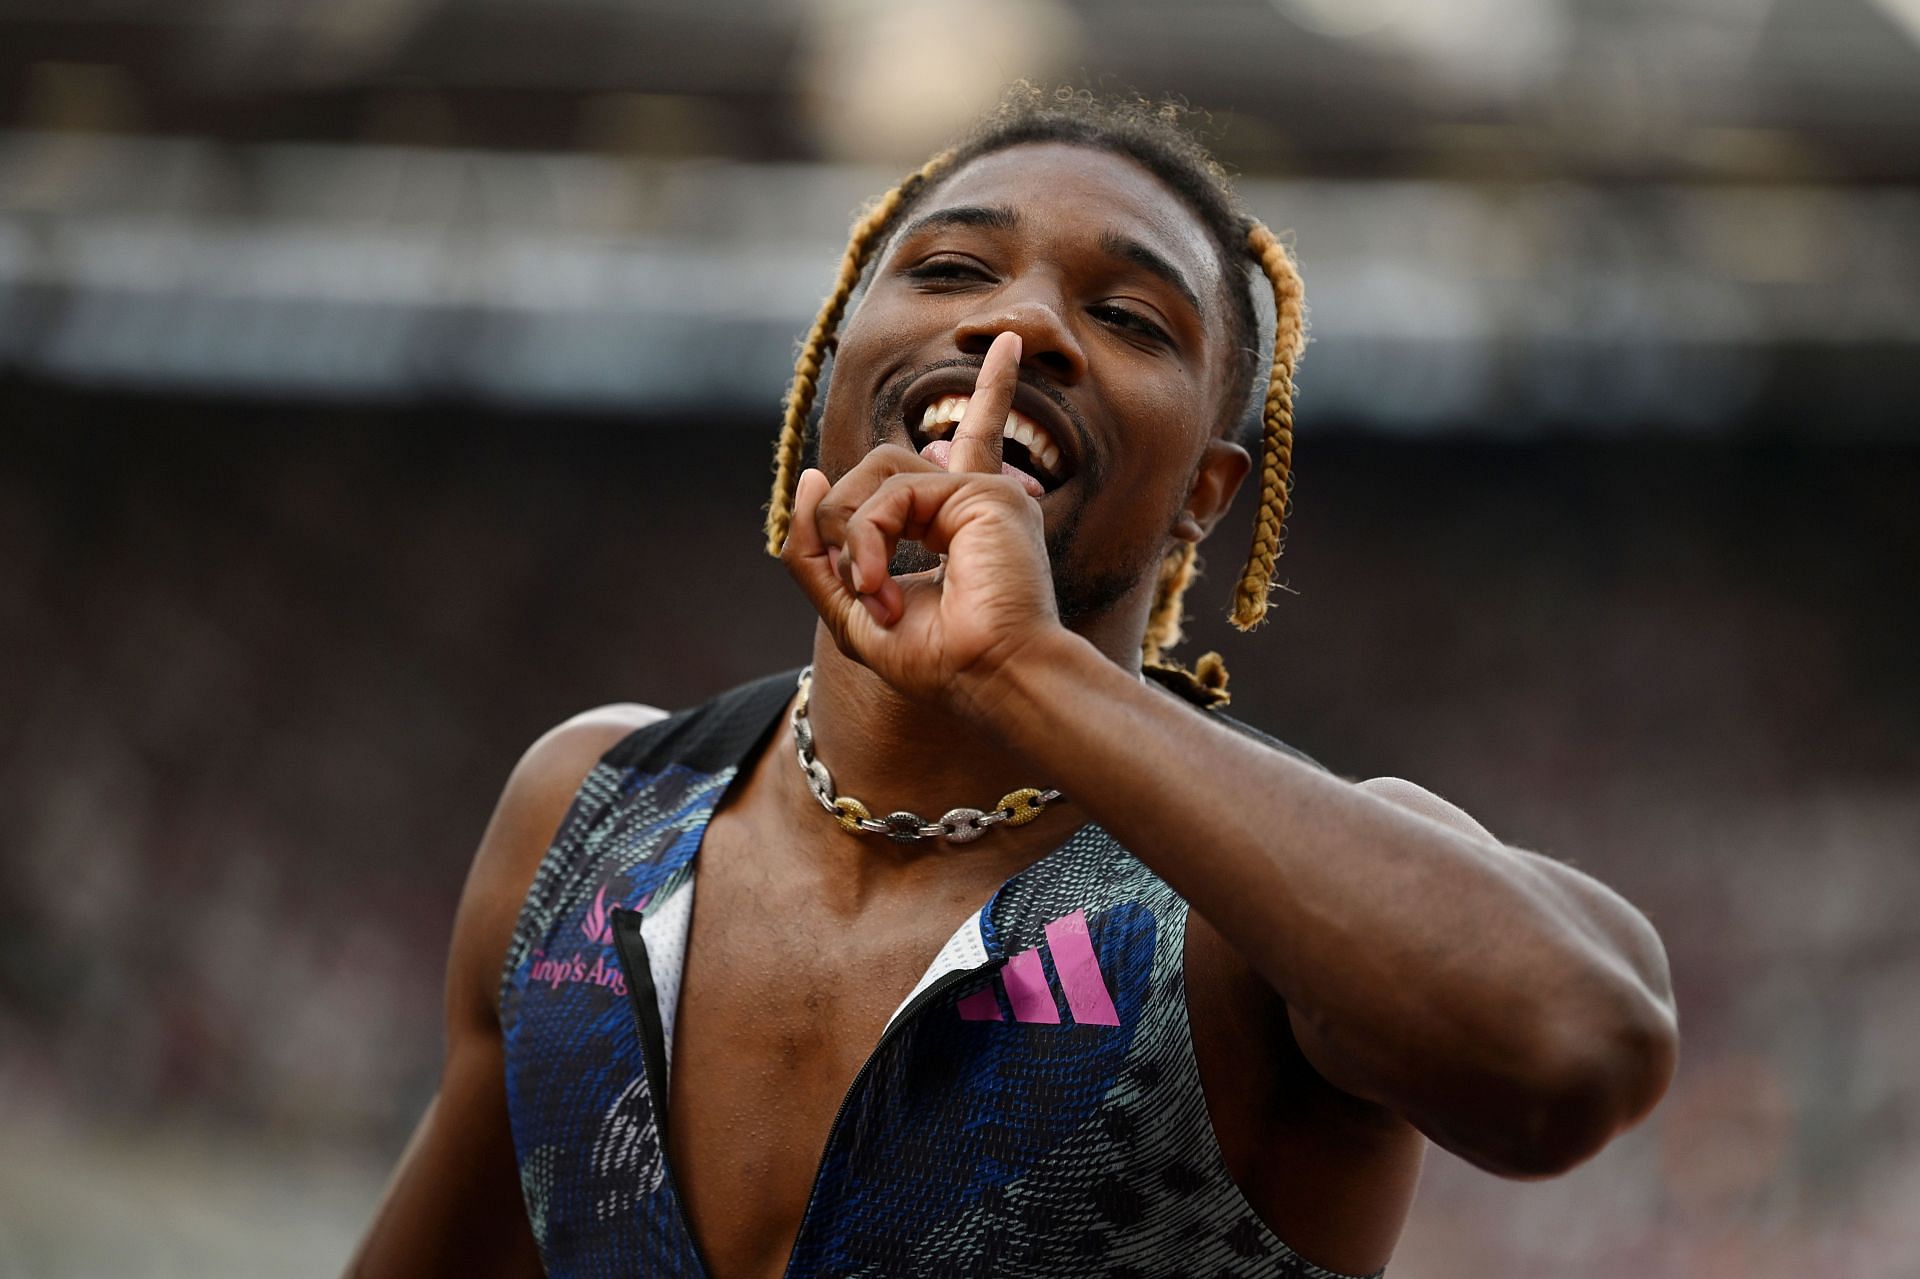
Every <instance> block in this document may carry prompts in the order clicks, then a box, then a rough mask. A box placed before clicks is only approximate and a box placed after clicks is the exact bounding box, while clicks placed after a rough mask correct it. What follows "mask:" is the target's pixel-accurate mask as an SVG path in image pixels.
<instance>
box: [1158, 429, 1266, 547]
mask: <svg viewBox="0 0 1920 1279" xmlns="http://www.w3.org/2000/svg"><path fill="white" fill-rule="evenodd" d="M1252 469H1253V459H1252V458H1251V457H1249V456H1248V455H1247V451H1246V450H1245V449H1243V448H1241V447H1240V446H1239V445H1238V444H1235V443H1234V442H1233V441H1232V440H1222V439H1214V440H1209V441H1207V447H1206V449H1205V450H1204V451H1203V452H1202V453H1201V454H1200V465H1199V467H1198V468H1196V469H1195V471H1194V473H1193V487H1192V489H1191V490H1189V491H1188V493H1187V501H1186V505H1185V506H1183V507H1181V508H1180V514H1179V515H1178V516H1176V517H1175V518H1174V521H1173V538H1174V540H1175V541H1177V542H1195V543H1198V542H1202V541H1205V540H1206V536H1207V534H1209V533H1211V532H1213V526H1214V525H1215V524H1217V523H1219V522H1220V517H1221V516H1222V515H1225V514H1226V513H1227V508H1228V507H1229V506H1232V505H1233V496H1234V494H1236V493H1238V492H1239V491H1240V485H1241V483H1242V482H1243V481H1244V480H1245V479H1246V478H1247V473H1248V472H1249V471H1251V470H1252Z"/></svg>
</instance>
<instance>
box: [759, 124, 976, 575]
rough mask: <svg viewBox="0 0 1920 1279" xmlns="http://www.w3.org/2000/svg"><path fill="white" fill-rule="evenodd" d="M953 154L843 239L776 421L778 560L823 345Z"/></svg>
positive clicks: (773, 543)
mask: <svg viewBox="0 0 1920 1279" xmlns="http://www.w3.org/2000/svg"><path fill="white" fill-rule="evenodd" d="M952 159H953V153H952V152H951V151H942V152H941V153H940V154H939V155H936V156H934V157H933V159H931V160H929V161H927V162H926V163H925V164H924V165H922V166H920V170H919V171H918V172H917V173H912V174H909V175H908V176H907V178H906V180H905V181H904V182H902V183H901V184H900V185H899V186H897V187H895V188H893V189H892V190H891V191H889V192H887V193H886V194H885V195H883V196H881V197H880V198H879V199H878V200H875V201H874V202H873V203H872V204H871V205H870V206H868V208H867V210H866V212H864V213H862V214H861V215H860V217H859V218H858V219H857V220H855V222H854V224H853V233H852V234H851V235H849V236H848V237H847V249H846V252H845V253H842V254H841V255H840V273H839V274H838V275H836V276H835V277H834V280H833V291H832V292H831V293H829V294H827V299H826V301H824V302H822V303H821V304H820V314H819V315H817V316H815V317H814V320H813V327H812V328H810V329H808V330H807V336H806V337H805V338H804V339H803V340H802V341H801V343H800V354H799V355H798V356H797V357H796V358H795V360H794V362H793V381H792V382H790V383H789V384H788V385H787V397H786V416H785V417H784V418H782V419H781V422H780V438H779V441H778V442H777V443H776V444H775V445H774V449H773V500H772V501H770V502H768V503H767V554H769V555H773V556H778V555H779V554H780V552H781V550H782V549H784V548H785V546H786V544H787V533H788V531H789V530H790V529H791V528H792V527H793V495H794V493H795V491H796V490H797V489H798V488H799V487H800V459H801V458H802V457H803V456H804V455H805V453H806V448H807V418H808V416H809V415H810V414H812V412H813V399H814V396H815V395H816V394H818V393H819V390H820V366H821V365H822V364H824V363H825V362H826V354H827V344H828V343H829V342H831V341H832V340H833V335H834V331H835V330H837V329H838V328H839V327H840V317H841V316H843V315H844V314H846V310H847V299H848V298H850V297H852V296H853V291H854V289H855V288H856V287H858V286H859V283H860V277H861V275H862V274H863V273H864V272H865V271H866V269H867V259H868V258H870V257H872V256H873V249H874V246H875V245H876V244H878V243H879V242H880V241H881V239H882V238H883V237H885V235H886V233H887V231H888V230H889V229H891V227H892V226H893V221H894V219H895V218H896V217H898V216H899V214H900V210H901V209H903V208H905V207H906V206H907V204H908V203H909V202H910V201H912V200H913V199H914V198H915V197H916V196H918V195H919V194H920V192H921V191H922V190H923V189H924V188H925V186H926V184H927V183H928V182H930V181H932V180H933V179H934V178H936V177H938V176H939V175H940V174H941V173H942V172H944V171H945V169H946V167H947V165H948V164H950V163H951V162H952Z"/></svg>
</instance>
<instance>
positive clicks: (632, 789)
mask: <svg viewBox="0 0 1920 1279" xmlns="http://www.w3.org/2000/svg"><path fill="white" fill-rule="evenodd" d="M793 687H794V677H793V676H792V675H782V676H776V677H773V678H770V679H767V680H762V681H760V682H758V683H755V684H750V685H747V686H745V687H743V688H740V689H736V690H734V691H733V692H731V693H728V694H725V695H723V696H721V697H719V698H717V699H715V700H714V701H712V702H709V703H707V704H705V705H704V706H701V707H698V708H695V709H694V710H691V711H687V712H683V713H681V714H679V715H676V716H674V717H672V718H670V719H667V720H663V721H661V722H660V723H657V724H653V725H650V726H648V727H646V728H643V729H640V730H638V731H637V732H635V733H633V734H631V735H630V736H628V737H627V738H626V739H625V740H623V741H621V742H620V743H619V744H618V745H616V746H615V747H614V748H613V749H612V750H610V751H609V752H608V753H607V754H606V755H605V756H604V757H603V758H602V759H601V761H600V762H599V764H598V765H596V766H595V768H594V769H593V771H592V772H591V773H590V774H589V775H588V776H587V778H586V780H585V782H584V783H583V784H582V785H581V787H580V791H579V794H578V795H577V796H576V797H575V799H574V803H573V806H572V808H571V810H570V811H569V813H568V815H567V818H566V820H565V822H564V823H563V824H562V826H561V828H560V831H559V833H558V835H557V836H556V837H555V839H554V843H553V845H552V847H551V848H550V849H549V851H548V852H547V855H546V857H545V858H544V859H543V860H542V862H541V864H540V868H539V871H538V873H537V874H536V875H535V877H534V881H533V885H532V888H531V889H530V890H529V892H528V895H527V900H526V904H525V906H524V907H523V908H522V910H521V914H520V918H519V922H518V924H517V926H516V928H515V930H514V936H513V943H512V947H511V949H510V951H509V953H508V956H507V964H506V968H505V971H504V974H503V977H502V982H501V989H500V1014H501V1026H502V1029H503V1032H504V1035H505V1049H506V1085H507V1101H508V1108H509V1113H510V1116H511V1120H512V1125H513V1138H514V1145H515V1148H516V1150H517V1152H518V1156H519V1163H520V1179H521V1184H522V1186H523V1187H524V1190H525V1193H526V1204H527V1213H528V1217H529V1219H530V1220H531V1222H532V1226H533V1233H534V1237H535V1239H536V1240H537V1241H538V1242H539V1246H540V1254H541V1257H542V1259H543V1261H544V1262H545V1264H546V1267H547V1270H548V1273H549V1274H551V1275H553V1276H555V1277H556V1279H576V1277H578V1279H601V1277H605V1279H612V1277H614V1276H640V1275H658V1276H671V1277H673V1279H683V1277H685V1279H693V1277H695V1276H700V1275H702V1274H703V1273H704V1272H703V1270H702V1267H701V1262H700V1257H699V1255H698V1250H697V1248H696V1247H695V1245H694V1241H693V1238H692V1235H691V1233H690V1231H689V1230H688V1228H687V1224H686V1221H685V1218H684V1217H683V1215H682V1213H681V1208H680V1202H679V1199H678V1197H677V1195H676V1194H675V1191H674V1184H673V1178H672V1176H671V1172H670V1170H669V1168H668V1167H667V1164H666V1160H665V1156H664V1145H663V1143H662V1141H661V1140H660V1124H661V1113H662V1111H661V1108H662V1107H663V1105H664V1099H665V1098H666V1096H667V1090H666V1075H667V1068H668V1063H669V1062H670V1061H671V1060H672V1040H673V1024H674V1014H675V1010H676V1007H677V1004H678V999H679V990H680V971H681V966H682V961H683V959H684V955H685V948H686V941H687V932H688V924H689V922H690V920H691V918H692V908H693V894H694V891H695V886H696V884H695V880H696V877H695V873H694V872H695V868H696V865H697V857H698V853H699V848H700V839H701V835H702V834H703V833H704V831H705V830H706V825H707V820H708V818H709V817H710V816H711V814H712V813H713V811H714V810H715V808H716V807H717V806H718V803H719V801H720V799H721V797H722V795H723V793H724V792H725V790H726V788H727V786H728V785H729V783H731V782H732V780H733V779H734V777H735V776H736V775H737V774H738V773H739V771H740V769H741V767H742V765H743V763H745V762H746V761H747V760H749V759H751V758H752V757H753V755H754V754H755V752H756V751H757V750H758V749H760V747H761V745H762V744H763V743H764V742H765V741H766V740H767V739H768V738H770V737H771V735H772V733H773V731H774V730H775V728H776V727H777V724H778V721H779V719H780V713H781V711H782V709H783V708H784V706H785V705H786V702H787V699H788V697H789V696H790V695H791V693H792V691H793ZM1186 921H1187V906H1186V903H1185V902H1184V901H1183V900H1182V899H1181V898H1180V897H1179V896H1178V895H1177V894H1175V893H1174V891H1173V890H1172V889H1171V888H1169V887H1167V885H1166V884H1164V883H1163V882H1161V880H1160V879H1159V877H1157V876H1156V875H1154V874H1153V872H1152V871H1150V870H1148V869H1147V868H1146V867H1145V866H1143V865H1142V864H1141V863H1140V862H1139V861H1137V860H1135V859H1134V858H1133V857H1132V856H1131V855H1130V854H1128V852H1127V851H1126V850H1125V849H1124V848H1122V847H1121V846H1120V845H1119V844H1118V843H1117V842H1116V841H1115V840H1114V839H1113V838H1112V837H1111V836H1109V835H1107V834H1106V833H1105V832H1104V831H1102V830H1100V829H1099V828H1098V827H1096V826H1091V825H1089V826H1084V827H1082V828H1081V829H1080V830H1079V831H1078V832H1076V833H1075V834H1074V835H1073V836H1072V838H1070V839H1069V840H1068V841H1067V842H1066V843H1065V844H1063V845H1062V846H1060V847H1059V848H1057V849H1055V850H1054V851H1053V852H1051V853H1048V854H1047V855H1046V856H1044V857H1042V858H1040V859H1039V860H1038V861H1036V862H1034V863H1033V864H1032V865H1030V866H1029V867H1027V868H1026V869H1025V870H1022V871H1021V872H1019V873H1018V874H1016V875H1014V876H1013V877H1012V878H1011V879H1008V880H1007V881H1006V882H1005V883H1004V884H1003V885H1002V886H1001V887H1000V889H999V891H997V892H996V893H995V894H994V895H993V897H992V899H991V900H989V901H988V902H987V904H986V905H985V906H984V907H983V908H982V909H981V910H980V912H979V913H978V914H977V915H975V916H973V917H971V918H969V919H966V920H964V921H961V922H960V924H959V927H958V928H957V929H956V930H955V931H954V933H953V936H952V937H951V938H950V939H949V940H948V942H947V943H946V945H945V946H944V947H942V948H941V950H940V952H939V954H938V955H936V956H935V957H934V958H933V961H932V962H931V963H930V964H929V965H928V967H927V969H926V972H925V975H924V976H923V977H922V978H921V979H920V982H919V984H918V985H917V986H916V987H915V989H914V991H913V992H912V994H910V995H909V996H908V997H907V999H906V1000H905V1002H903V1003H902V1005H901V1007H900V1008H899V1010H898V1011H896V1012H895V1014H894V1016H893V1018H892V1019H891V1020H890V1021H889V1022H888V1024H887V1028H886V1030H885V1032H884V1033H883V1034H882V1036H881V1038H880V1042H879V1044H878V1046H877V1047H876V1048H875V1050H874V1052H873V1055H872V1056H871V1057H870V1058H869V1060H868V1061H867V1063H866V1065H865V1066H864V1067H863V1068H862V1069H861V1071H860V1073H859V1074H858V1075H857V1076H856V1077H855V1079H854V1082H853V1085H852V1087H851V1089H850V1090H849V1092H848V1095H847V1098H846V1102H845V1105H844V1106H843V1107H842V1109H841V1112H840V1115H839V1117H838V1118H837V1120H836V1121H835V1123H834V1126H833V1128H832V1131H831V1132H830V1133H829V1134H828V1137H827V1143H826V1149H825V1151H824V1153H823V1155H822V1158H821V1163H820V1167H819V1171H818V1173H817V1174H816V1179H815V1183H814V1187H813V1193H812V1196H811V1198H810V1200H809V1202H808V1205H807V1209H806V1213H805V1216H804V1218H803V1220H802V1222H801V1225H800V1232H799V1237H798V1238H797V1240H796V1241H795V1243H794V1250H793V1255H792V1259H791V1260H790V1262H789V1264H788V1266H787V1274H788V1276H789V1277H790V1279H800V1277H805V1279H813V1277H815V1276H819V1277H822V1279H824V1277H825V1276H836V1277H837V1276H856V1275H857V1276H873V1277H886V1279H893V1277H896V1276H922V1275H924V1276H956V1277H958V1276H996V1277H1005V1279H1020V1277H1023V1276H1031V1277H1032V1279H1062V1276H1069V1275H1073V1276H1078V1275H1108V1276H1139V1277H1141V1279H1162V1277H1163V1276H1181V1275H1192V1276H1205V1277H1206V1279H1215V1277H1217V1276H1245V1277H1247V1279H1252V1277H1253V1276H1287V1277H1310V1279H1342V1277H1340V1276H1336V1275H1334V1274H1333V1272H1331V1271H1327V1270H1324V1269H1321V1268H1320V1267H1317V1266H1313V1265H1311V1264H1309V1263H1307V1262H1306V1261H1304V1260H1303V1259H1302V1258H1300V1257H1299V1256H1297V1255H1296V1254H1295V1253H1294V1252H1293V1251H1292V1250H1291V1249H1289V1248H1288V1247H1287V1245H1286V1244H1284V1243H1283V1242H1281V1241H1280V1240H1279V1239H1278V1238H1276V1237H1275V1236H1274V1234H1273V1233H1272V1231H1271V1230H1269V1229H1268V1228H1267V1226H1266V1225H1265V1224H1264V1223H1263V1222H1262V1221H1261V1220H1260V1219H1259V1217H1257V1216H1256V1215H1255V1214H1254V1212H1253V1210H1252V1208H1251V1207H1250V1206H1249V1205H1248V1203H1247V1201H1246V1199H1245V1197H1244V1196H1243V1195H1242V1194H1241V1192H1240V1189H1239V1187H1238V1186H1236V1185H1235V1183H1234V1182H1233V1180H1232V1178H1231V1177H1230V1176H1229V1175H1228V1173H1227V1170H1226V1167H1225V1165H1224V1163H1223V1162H1222V1158H1221V1154H1220V1149H1219V1146H1218V1144H1217V1143H1216V1141H1215V1137H1214V1133H1213V1128H1212V1124H1211V1122H1210V1121H1209V1119H1208V1116H1207V1108H1206V1101H1205V1098H1204V1096H1203V1095H1202V1093H1201V1088H1200V1079H1199V1075H1198V1073H1197V1070H1196V1068H1195V1065H1194V1057H1193V1044H1192V1040H1191V1038H1190V1035H1189V1032H1188V1026H1187V1008H1186V997H1185V987H1184V984H1183V978H1182V966H1181V959H1182V951H1183V941H1184V938H1185V933H1186Z"/></svg>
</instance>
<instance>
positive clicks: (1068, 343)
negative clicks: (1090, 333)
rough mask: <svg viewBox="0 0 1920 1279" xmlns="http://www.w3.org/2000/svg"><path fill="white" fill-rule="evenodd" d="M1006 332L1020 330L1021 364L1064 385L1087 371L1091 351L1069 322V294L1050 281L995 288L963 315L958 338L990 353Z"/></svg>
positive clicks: (965, 346)
mask: <svg viewBox="0 0 1920 1279" xmlns="http://www.w3.org/2000/svg"><path fill="white" fill-rule="evenodd" d="M1002 333H1018V334H1019V335H1020V367H1021V368H1022V369H1031V370H1037V371H1038V372H1041V373H1044V374H1045V375H1046V376H1047V377H1048V378H1049V379H1050V380H1052V381H1053V382H1055V383H1056V384H1058V385H1061V386H1072V385H1074V384H1075V383H1077V382H1079V381H1080V379H1081V378H1083V377H1085V376H1086V372H1087V357H1086V352H1085V351H1083V350H1081V348H1080V342H1079V339H1077V338H1076V337H1075V336H1074V332H1073V326H1072V325H1071V324H1069V323H1067V311H1066V304H1065V301H1064V299H1063V298H1062V297H1061V296H1060V293H1059V291H1058V289H1056V288H1054V287H1053V286H1052V285H1051V284H1050V283H1047V282H1045V281H1041V280H1028V281H1020V282H1015V283H1011V284H1008V285H1006V286H1004V287H1002V288H999V289H996V290H994V292H993V294H992V295H991V297H990V298H988V299H987V301H986V305H984V306H982V307H981V308H980V309H979V310H978V311H977V312H976V313H974V314H972V315H969V316H968V317H967V318H966V319H965V320H963V321H961V323H960V325H959V326H958V327H957V328H956V329H955V330H954V341H955V343H956V344H957V345H958V346H959V348H960V349H961V350H962V351H963V352H965V353H966V354H968V355H975V356H981V357H985V355H986V353H987V348H988V347H989V346H992V345H993V340H994V338H996V337H998V336H999V335H1000V334H1002Z"/></svg>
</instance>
